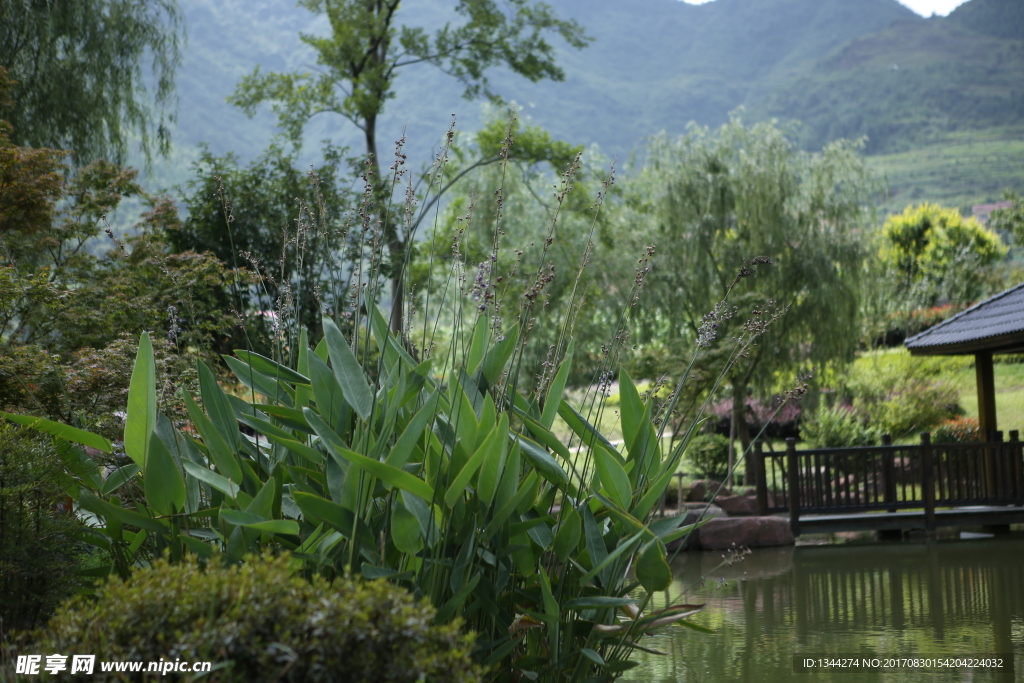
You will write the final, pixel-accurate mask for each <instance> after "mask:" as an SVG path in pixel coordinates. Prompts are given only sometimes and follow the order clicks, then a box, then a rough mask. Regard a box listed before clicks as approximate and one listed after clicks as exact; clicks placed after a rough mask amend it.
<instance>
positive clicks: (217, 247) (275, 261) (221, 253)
mask: <svg viewBox="0 0 1024 683" xmlns="http://www.w3.org/2000/svg"><path fill="white" fill-rule="evenodd" d="M340 165H341V159H340V157H339V155H338V154H337V153H336V152H335V150H333V149H331V148H328V149H327V150H326V153H325V163H324V164H323V165H322V166H321V167H320V168H317V169H315V170H313V171H309V172H304V171H302V170H300V169H298V168H297V167H296V166H295V159H294V156H293V155H290V154H288V153H287V152H286V151H285V150H284V149H282V148H281V147H280V146H271V147H270V148H269V149H268V150H267V151H266V152H264V153H263V154H262V155H261V156H260V157H259V158H258V159H256V160H255V161H253V162H252V163H251V164H249V165H248V166H246V167H242V166H240V165H239V163H238V160H237V159H236V158H235V157H234V156H233V155H230V154H229V155H227V156H224V157H217V156H214V155H213V154H211V153H209V152H208V151H206V152H204V153H203V154H202V156H201V158H200V159H199V161H198V162H196V164H195V166H194V171H195V174H196V175H195V178H194V179H192V180H191V181H189V184H188V188H189V194H188V195H187V196H186V198H185V205H186V208H187V210H188V216H187V217H186V218H185V219H184V220H183V221H182V223H181V224H180V225H179V226H178V227H176V228H174V229H172V230H169V231H168V233H167V237H168V240H169V242H170V244H171V246H172V247H173V249H174V250H175V251H176V252H179V253H181V252H189V251H194V252H198V253H203V252H211V253H212V254H214V255H215V256H216V257H217V258H218V259H220V261H221V262H222V263H223V264H224V266H225V267H227V268H233V269H238V268H246V269H248V270H249V271H250V272H251V273H252V274H253V275H254V276H256V279H257V283H256V284H255V285H253V286H247V287H241V288H238V289H236V291H235V292H233V295H232V299H233V300H232V301H231V305H232V307H233V308H234V309H235V311H237V313H238V314H239V315H240V316H245V320H246V329H247V330H248V333H249V334H250V337H249V340H248V342H249V345H250V347H251V348H252V349H253V350H256V351H259V352H261V353H267V352H268V351H270V349H269V348H267V346H268V344H267V342H268V340H270V339H271V338H272V337H273V336H274V334H273V332H274V330H272V329H268V328H270V327H273V326H271V325H269V324H268V323H270V322H271V321H276V322H277V323H278V325H277V326H276V327H277V331H278V332H283V331H284V330H283V329H282V328H281V327H280V325H284V324H286V323H290V322H292V321H293V322H294V324H295V326H296V328H298V327H300V326H305V327H306V328H307V329H308V330H309V331H310V333H311V335H314V336H316V335H319V332H320V329H319V326H320V315H321V309H322V307H325V306H326V307H328V308H330V309H332V310H335V309H337V308H339V307H341V308H344V306H345V304H346V302H345V297H346V295H347V294H348V289H347V284H348V282H347V278H346V273H344V272H343V271H344V268H343V267H342V265H341V264H339V263H338V262H337V257H338V256H345V255H346V252H347V251H349V249H350V247H352V245H351V240H350V239H349V237H350V236H351V237H353V238H354V235H350V234H349V227H350V226H349V225H348V224H347V223H346V221H345V220H344V218H343V214H344V212H345V210H346V209H347V208H348V207H349V206H350V205H351V204H354V203H355V202H354V199H353V198H352V197H350V196H348V194H346V191H345V189H344V188H343V187H341V186H340V181H341V179H340V178H339V175H340V171H339V167H340ZM347 255H348V256H350V257H351V256H353V255H351V254H347ZM348 260H349V261H351V260H352V259H351V258H349V259H348ZM247 348H249V347H247Z"/></svg>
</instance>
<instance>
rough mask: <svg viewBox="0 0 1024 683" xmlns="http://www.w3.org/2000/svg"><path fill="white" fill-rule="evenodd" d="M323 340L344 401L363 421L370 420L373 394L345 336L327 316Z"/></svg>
mask: <svg viewBox="0 0 1024 683" xmlns="http://www.w3.org/2000/svg"><path fill="white" fill-rule="evenodd" d="M323 326H324V338H325V339H326V340H327V348H328V349H329V350H330V354H331V365H332V366H333V367H334V376H335V377H336V378H337V380H338V384H340V385H341V391H342V393H343V394H344V395H345V400H346V401H348V404H349V405H350V406H352V409H353V410H355V411H356V415H358V416H359V417H361V418H362V419H363V420H369V419H370V413H371V412H373V392H372V391H371V390H370V385H369V384H368V383H367V382H366V375H365V374H364V373H363V368H362V367H361V366H360V365H359V360H358V359H356V356H355V354H354V353H352V349H350V348H349V346H348V342H347V341H345V336H344V335H343V334H342V333H341V330H339V329H338V326H337V325H335V324H334V321H333V320H331V319H330V317H328V316H324V317H323Z"/></svg>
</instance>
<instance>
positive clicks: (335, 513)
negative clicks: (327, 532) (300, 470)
mask: <svg viewBox="0 0 1024 683" xmlns="http://www.w3.org/2000/svg"><path fill="white" fill-rule="evenodd" d="M292 499H293V500H294V501H295V503H296V504H297V505H298V506H299V509H300V510H302V515H303V517H304V518H305V519H306V521H307V522H309V523H310V524H317V523H318V522H320V521H323V522H325V523H327V524H328V525H330V526H332V527H334V528H335V529H337V530H338V531H340V532H341V534H342V535H343V536H344V537H345V538H347V539H349V540H352V526H353V523H355V525H356V533H357V535H358V536H359V539H360V543H363V544H369V545H370V546H373V544H375V543H377V542H379V541H378V539H376V538H374V537H373V534H371V533H369V529H367V528H366V525H365V524H362V523H361V522H359V521H358V520H357V519H356V518H355V516H354V515H353V514H352V512H351V511H350V510H346V509H345V508H343V507H341V506H340V505H338V504H337V503H332V502H331V501H329V500H327V499H326V498H321V497H320V496H317V495H313V494H312V493H302V492H299V491H296V492H293V493H292Z"/></svg>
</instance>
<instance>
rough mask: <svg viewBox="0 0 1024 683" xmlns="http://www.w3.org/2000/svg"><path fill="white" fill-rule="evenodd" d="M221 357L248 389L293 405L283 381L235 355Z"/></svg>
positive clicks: (273, 401)
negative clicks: (260, 370) (269, 375)
mask: <svg viewBox="0 0 1024 683" xmlns="http://www.w3.org/2000/svg"><path fill="white" fill-rule="evenodd" d="M221 358H223V359H224V362H225V363H226V364H227V366H228V367H229V368H231V372H233V373H235V377H237V378H238V381H239V382H241V383H242V384H243V385H244V386H245V388H246V389H249V390H250V391H255V392H256V393H257V394H262V395H264V396H266V397H267V399H268V400H269V401H270V402H271V403H275V404H278V403H279V404H283V405H286V406H289V407H291V405H292V398H291V396H289V394H288V391H287V390H286V389H285V387H284V386H283V385H282V384H281V382H279V381H278V380H276V379H275V378H273V377H267V376H266V375H264V374H263V373H262V372H259V371H258V370H256V368H254V367H252V366H250V365H248V364H246V363H245V362H243V361H241V360H239V359H238V358H235V357H234V356H227V355H222V356H221ZM204 400H205V399H204Z"/></svg>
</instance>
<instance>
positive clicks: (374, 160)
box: [229, 0, 588, 331]
mask: <svg viewBox="0 0 1024 683" xmlns="http://www.w3.org/2000/svg"><path fill="white" fill-rule="evenodd" d="M299 4H300V5H302V6H303V7H305V8H306V9H308V10H310V11H311V12H316V13H323V14H325V15H326V16H327V18H328V20H329V21H330V24H331V30H332V34H331V36H329V37H320V36H313V35H302V40H303V42H305V43H306V44H307V45H309V46H310V47H312V48H313V50H314V51H315V52H316V59H317V64H318V66H319V73H318V74H316V75H313V74H310V73H267V74H263V73H260V70H259V68H257V69H256V70H255V71H254V72H253V73H252V74H250V75H249V76H247V77H245V78H244V79H243V80H242V82H241V83H240V84H239V86H238V89H237V90H236V91H235V94H234V95H233V96H231V97H230V98H229V101H230V102H232V103H234V104H236V105H238V106H239V107H241V108H242V109H244V110H245V111H246V112H247V113H248V114H250V115H252V114H254V113H255V111H256V108H257V106H258V105H259V104H261V103H263V102H271V103H272V109H273V111H274V113H275V114H276V115H277V117H278V123H279V125H280V126H281V127H282V128H284V130H285V131H286V133H287V134H288V135H289V136H290V137H291V139H292V140H293V141H295V142H296V143H297V142H298V141H299V139H300V138H301V135H302V131H303V128H304V127H305V125H306V123H307V122H308V121H309V120H310V119H311V118H313V117H314V116H317V115H319V114H325V113H332V114H337V115H340V116H342V117H344V118H345V119H348V121H349V122H351V123H352V125H354V126H355V127H356V128H358V129H359V130H360V131H362V133H363V139H364V141H365V144H366V154H367V158H368V166H369V168H368V175H369V181H370V183H371V184H372V187H373V194H374V197H375V200H376V205H377V206H376V211H377V214H378V217H379V220H380V222H381V228H382V232H383V238H384V242H385V244H386V246H387V249H388V253H389V258H390V264H389V267H390V273H389V274H390V279H391V289H392V318H391V326H392V329H394V330H395V331H400V330H401V328H402V308H403V301H402V271H403V268H404V263H405V260H406V250H407V246H408V244H409V240H410V237H411V235H409V234H403V233H402V232H400V229H399V226H398V225H397V224H396V222H395V221H394V220H392V219H391V217H390V216H389V215H388V214H387V205H388V199H389V198H390V196H391V190H392V189H393V188H392V187H389V183H388V179H386V178H383V177H382V176H381V173H380V163H379V154H378V149H377V121H378V118H379V117H380V115H381V113H382V112H383V111H384V107H385V105H386V104H387V101H388V100H389V99H391V98H392V97H394V83H395V80H396V78H397V77H398V74H399V72H400V71H401V70H402V69H403V68H404V67H406V66H410V65H413V64H420V63H428V64H432V65H434V66H435V67H437V68H439V69H441V70H442V71H444V72H445V73H448V74H450V75H451V76H452V77H454V78H456V79H458V80H459V81H461V82H462V83H463V84H464V85H465V87H466V89H465V93H464V94H465V96H466V97H469V98H472V97H478V96H480V95H485V96H488V97H491V98H494V97H495V94H494V92H493V91H492V89H491V87H490V84H489V82H488V79H487V76H486V73H487V71H488V70H489V69H491V68H492V67H495V66H498V65H502V64H503V65H506V66H507V67H509V68H510V69H511V70H512V71H513V72H514V73H516V74H519V75H520V76H524V77H525V78H528V79H530V80H531V81H538V80H542V79H545V78H550V79H553V80H562V79H563V78H564V74H563V72H562V70H561V69H560V68H559V67H558V66H557V64H556V63H555V58H554V49H553V48H552V46H551V44H550V43H548V41H547V39H546V38H545V35H546V34H550V33H554V34H556V35H558V36H561V38H562V39H563V40H565V41H566V42H567V43H568V44H569V45H571V46H572V47H575V48H582V47H584V46H585V45H586V44H587V42H588V39H587V38H586V37H585V36H584V34H583V29H582V28H581V27H580V26H579V24H577V23H576V22H575V21H567V20H563V19H559V18H558V17H557V16H556V15H555V13H554V12H553V11H552V10H551V8H550V7H548V6H547V5H545V4H543V3H534V2H530V0H506V2H504V3H498V2H496V0H459V3H458V5H457V6H456V8H455V11H456V13H457V14H458V15H460V16H461V17H464V18H465V22H464V23H463V24H461V25H459V26H455V27H453V26H451V25H450V24H446V25H445V26H444V27H443V28H441V29H439V30H437V31H436V32H434V33H433V34H430V33H428V32H427V30H426V29H424V28H422V27H412V26H405V25H401V24H399V21H398V14H399V9H400V8H399V5H400V1H399V0H370V1H367V0H300V3H299ZM393 170H394V171H395V172H396V173H397V172H398V168H397V164H396V166H395V167H393Z"/></svg>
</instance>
